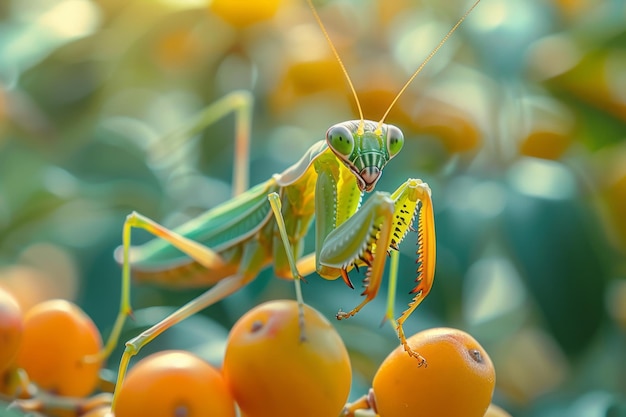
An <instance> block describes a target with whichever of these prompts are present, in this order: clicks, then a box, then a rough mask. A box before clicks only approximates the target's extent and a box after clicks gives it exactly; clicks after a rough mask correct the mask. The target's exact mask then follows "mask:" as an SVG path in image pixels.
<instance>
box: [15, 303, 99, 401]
mask: <svg viewBox="0 0 626 417" xmlns="http://www.w3.org/2000/svg"><path fill="white" fill-rule="evenodd" d="M101 349H102V338H101V336H100V333H99V332H98V329H97V328H96V325H95V324H94V323H93V321H92V320H91V318H90V317H89V316H87V314H85V313H84V312H83V310H81V309H80V307H78V306H77V305H75V304H73V303H71V302H69V301H66V300H49V301H44V302H42V303H40V304H37V305H35V306H34V307H33V308H31V309H30V310H28V312H27V313H26V315H25V317H24V337H23V339H22V344H21V347H20V350H19V353H18V355H17V359H16V363H17V365H18V366H19V367H21V368H23V369H24V370H26V372H27V373H28V376H29V378H30V380H31V381H33V382H35V383H36V384H37V385H38V386H39V387H40V388H42V389H44V390H47V391H51V392H54V393H55V394H58V395H63V396H70V397H82V396H85V395H88V394H90V393H91V392H92V391H93V390H94V388H95V387H96V385H97V383H98V372H99V370H100V363H99V362H91V363H87V362H84V358H85V356H87V355H94V354H96V353H98V352H99V351H100V350H101Z"/></svg>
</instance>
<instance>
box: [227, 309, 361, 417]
mask: <svg viewBox="0 0 626 417" xmlns="http://www.w3.org/2000/svg"><path fill="white" fill-rule="evenodd" d="M300 330H301V329H300V325H299V314H298V304H297V302H295V301H292V300H280V301H271V302H267V303H264V304H261V305H259V306H257V307H255V308H253V309H252V310H250V311H248V312H247V313H246V314H245V315H244V316H243V317H241V318H240V319H239V320H238V321H237V323H236V324H235V325H234V326H233V328H232V329H231V331H230V335H229V337H228V341H227V345H226V353H225V357H224V366H223V373H224V376H225V378H226V382H227V383H228V385H229V386H230V387H231V390H232V391H233V393H234V395H235V400H236V401H237V404H238V405H239V407H240V409H241V412H242V415H243V416H244V417H266V416H267V417H275V416H299V417H307V416H314V417H318V416H337V415H339V413H340V412H341V410H342V408H343V406H344V404H345V402H346V400H347V398H348V394H349V392H350V384H351V380H352V368H351V365H350V358H349V357H348V352H347V350H346V347H345V345H344V344H343V341H342V340H341V337H340V336H339V334H338V333H337V331H336V330H335V329H334V327H333V326H332V325H331V324H330V322H329V321H328V320H326V318H325V317H324V316H322V314H321V313H319V312H318V311H317V310H315V309H313V308H312V307H309V306H304V336H305V340H301V339H300V336H301V331H300Z"/></svg>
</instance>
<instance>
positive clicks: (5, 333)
mask: <svg viewBox="0 0 626 417" xmlns="http://www.w3.org/2000/svg"><path fill="white" fill-rule="evenodd" d="M23 330H24V321H23V318H22V310H21V309H20V306H19V304H18V303H17V301H16V300H15V298H14V297H13V296H12V295H11V294H10V293H8V292H7V291H5V290H3V289H2V288H0V374H2V373H3V372H5V371H6V370H7V369H9V368H10V367H11V365H13V362H14V360H15V357H16V355H17V352H18V349H19V347H20V343H21V341H22V333H23Z"/></svg>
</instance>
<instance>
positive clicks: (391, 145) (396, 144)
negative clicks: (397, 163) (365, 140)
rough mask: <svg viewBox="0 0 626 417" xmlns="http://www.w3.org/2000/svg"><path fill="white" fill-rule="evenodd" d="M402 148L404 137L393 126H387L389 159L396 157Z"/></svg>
mask: <svg viewBox="0 0 626 417" xmlns="http://www.w3.org/2000/svg"><path fill="white" fill-rule="evenodd" d="M402 146H404V135H403V134H402V131H401V130H400V129H398V128H397V127H395V126H394V125H387V151H388V152H389V158H390V159H391V158H393V157H394V156H396V155H397V154H398V153H399V152H400V150H402Z"/></svg>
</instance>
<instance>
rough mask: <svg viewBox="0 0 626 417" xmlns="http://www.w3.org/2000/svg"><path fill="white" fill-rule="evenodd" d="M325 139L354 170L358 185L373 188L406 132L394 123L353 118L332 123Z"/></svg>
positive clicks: (367, 188) (367, 189)
mask: <svg viewBox="0 0 626 417" xmlns="http://www.w3.org/2000/svg"><path fill="white" fill-rule="evenodd" d="M326 142H327V143H328V146H329V147H330V149H331V150H332V151H333V153H334V154H335V155H336V156H337V158H339V159H340V160H341V161H342V162H343V163H344V165H345V166H346V167H348V169H349V170H350V171H351V172H352V173H353V174H354V176H355V177H356V179H357V184H358V186H359V189H360V190H361V191H367V192H370V191H372V190H373V189H374V186H375V185H376V183H377V182H378V180H379V179H380V176H381V174H382V173H383V168H384V167H385V165H386V164H387V162H389V160H390V159H391V158H393V157H394V156H396V155H397V154H398V153H399V152H400V150H401V149H402V146H403V145H404V135H403V134H402V131H401V130H400V129H399V128H397V127H396V126H394V125H390V124H385V123H379V122H372V121H370V120H364V121H361V120H352V121H348V122H343V123H338V124H336V125H333V126H331V127H330V129H328V131H327V132H326Z"/></svg>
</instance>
